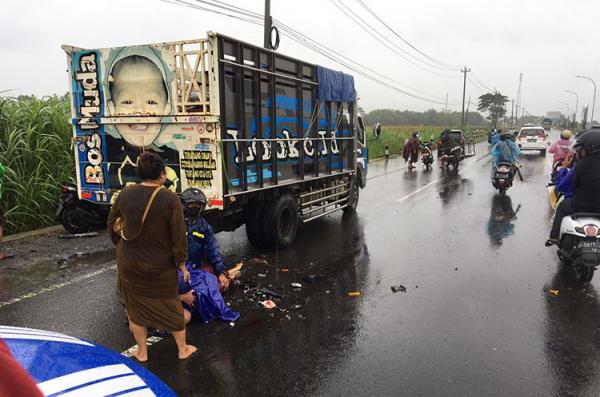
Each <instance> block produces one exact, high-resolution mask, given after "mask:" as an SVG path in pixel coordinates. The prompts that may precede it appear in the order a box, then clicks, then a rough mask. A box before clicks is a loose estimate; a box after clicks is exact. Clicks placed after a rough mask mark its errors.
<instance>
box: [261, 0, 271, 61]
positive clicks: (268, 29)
mask: <svg viewBox="0 0 600 397" xmlns="http://www.w3.org/2000/svg"><path fill="white" fill-rule="evenodd" d="M272 23H273V21H272V20H271V0H265V27H264V28H265V32H264V43H263V44H264V47H265V48H266V49H267V50H270V49H271V25H272Z"/></svg>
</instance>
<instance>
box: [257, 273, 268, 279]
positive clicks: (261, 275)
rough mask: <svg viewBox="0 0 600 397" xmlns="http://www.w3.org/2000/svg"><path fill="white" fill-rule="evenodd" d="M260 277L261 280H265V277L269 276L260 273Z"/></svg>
mask: <svg viewBox="0 0 600 397" xmlns="http://www.w3.org/2000/svg"><path fill="white" fill-rule="evenodd" d="M258 277H260V278H265V277H267V275H266V274H264V273H258Z"/></svg>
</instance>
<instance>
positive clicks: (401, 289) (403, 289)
mask: <svg viewBox="0 0 600 397" xmlns="http://www.w3.org/2000/svg"><path fill="white" fill-rule="evenodd" d="M391 289H392V292H393V293H394V294H395V293H396V292H406V287H405V286H404V285H402V284H400V285H392V287H391Z"/></svg>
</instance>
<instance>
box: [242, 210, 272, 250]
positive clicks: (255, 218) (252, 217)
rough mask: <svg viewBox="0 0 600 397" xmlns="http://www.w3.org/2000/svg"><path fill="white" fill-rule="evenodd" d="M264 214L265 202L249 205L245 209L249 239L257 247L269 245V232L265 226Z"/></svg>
mask: <svg viewBox="0 0 600 397" xmlns="http://www.w3.org/2000/svg"><path fill="white" fill-rule="evenodd" d="M263 215H264V205H263V204H254V205H248V206H247V207H246V208H245V209H244V218H245V223H246V236H248V240H249V241H250V243H251V244H252V245H253V246H255V247H256V248H268V247H269V241H268V238H267V233H266V232H265V230H264V228H263Z"/></svg>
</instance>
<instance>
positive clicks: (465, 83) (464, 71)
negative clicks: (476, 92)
mask: <svg viewBox="0 0 600 397" xmlns="http://www.w3.org/2000/svg"><path fill="white" fill-rule="evenodd" d="M470 71H471V69H468V68H467V67H466V66H465V67H464V68H463V69H462V70H461V72H462V73H463V75H464V78H463V101H462V113H461V116H460V128H461V129H464V128H465V94H466V91H467V73H469V72H470Z"/></svg>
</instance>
